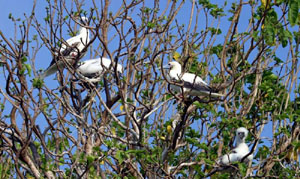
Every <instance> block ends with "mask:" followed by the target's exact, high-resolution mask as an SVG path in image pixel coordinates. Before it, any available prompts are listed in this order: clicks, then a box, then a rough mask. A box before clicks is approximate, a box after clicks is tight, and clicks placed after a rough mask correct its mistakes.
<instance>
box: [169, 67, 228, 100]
mask: <svg viewBox="0 0 300 179" xmlns="http://www.w3.org/2000/svg"><path fill="white" fill-rule="evenodd" d="M164 68H169V69H170V71H169V77H170V78H171V81H175V82H177V81H179V82H183V86H179V85H178V86H177V85H173V84H171V85H170V86H171V88H172V89H174V90H175V91H176V92H179V93H182V88H183V93H184V94H188V95H191V96H211V97H222V96H224V95H223V94H219V93H216V91H214V90H213V89H212V88H211V87H210V86H209V85H208V84H207V83H206V82H205V81H203V80H202V79H201V78H200V77H199V76H197V75H195V74H192V73H183V72H182V69H181V65H180V64H179V63H178V62H176V61H172V62H169V63H168V65H167V66H164Z"/></svg>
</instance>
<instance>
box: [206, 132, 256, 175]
mask: <svg viewBox="0 0 300 179" xmlns="http://www.w3.org/2000/svg"><path fill="white" fill-rule="evenodd" d="M247 135H248V130H247V129H246V128H244V127H240V128H238V129H237V130H236V147H235V148H234V149H233V150H232V152H231V153H230V154H225V155H223V156H222V157H220V158H219V159H218V161H217V164H218V165H217V167H215V168H214V169H213V170H211V171H210V172H209V173H208V174H207V175H206V176H205V178H207V177H210V176H212V175H213V174H215V173H216V172H224V171H229V172H230V173H231V175H235V172H234V171H235V170H236V168H237V167H232V166H231V165H230V164H231V163H233V162H238V161H239V162H241V160H242V159H243V162H246V163H248V162H249V161H251V160H252V159H253V154H250V151H249V148H248V145H247V144H246V143H245V139H246V137H247ZM246 156H247V157H246ZM245 157H246V158H245ZM244 158H245V159H244Z"/></svg>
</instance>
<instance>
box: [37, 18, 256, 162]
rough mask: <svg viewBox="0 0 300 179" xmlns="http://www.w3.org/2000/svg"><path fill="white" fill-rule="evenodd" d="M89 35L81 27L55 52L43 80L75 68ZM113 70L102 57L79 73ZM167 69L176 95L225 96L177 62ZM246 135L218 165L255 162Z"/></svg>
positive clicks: (119, 68)
mask: <svg viewBox="0 0 300 179" xmlns="http://www.w3.org/2000/svg"><path fill="white" fill-rule="evenodd" d="M81 22H82V23H83V24H84V25H87V24H88V18H86V17H82V18H81ZM89 35H90V32H89V30H88V29H87V28H86V27H84V26H82V27H81V28H80V31H79V34H78V35H77V36H74V37H72V38H70V39H68V40H67V41H65V42H63V43H62V45H61V48H60V50H58V52H55V55H54V58H53V60H52V61H51V63H50V65H49V67H48V68H47V69H46V70H45V71H44V72H43V73H42V74H41V78H45V77H47V76H50V75H51V74H54V73H56V72H57V71H59V69H63V68H65V67H66V64H67V63H69V64H71V65H72V62H74V61H76V60H77V59H81V58H82V57H83V56H84V55H85V53H86V51H87V50H86V48H87V45H88V43H89V42H90V37H89ZM113 67H114V64H112V61H111V60H110V59H108V58H105V57H100V58H96V59H90V60H86V61H83V62H78V64H77V68H76V73H80V74H81V75H83V76H85V77H87V78H95V77H99V76H100V77H101V76H102V74H103V72H105V71H106V70H112V69H113ZM164 68H165V69H168V70H169V73H168V75H167V78H168V81H171V82H172V84H170V85H171V86H170V87H171V88H172V89H173V90H174V91H175V92H177V93H182V94H184V95H191V96H210V97H222V96H224V95H223V94H219V93H217V92H216V91H214V90H213V89H212V88H211V87H210V86H209V85H208V84H207V83H206V82H205V81H204V80H202V79H201V78H200V77H199V76H197V75H195V74H192V73H183V72H182V67H181V65H180V64H179V63H178V62H177V61H172V62H169V63H168V64H167V65H166V66H164ZM116 70H117V72H119V73H122V72H123V68H122V65H121V64H116ZM99 79H101V78H99ZM247 135H248V130H247V129H246V128H244V127H240V128H238V129H237V131H236V147H235V148H234V149H233V150H232V152H231V153H229V154H226V155H224V156H222V157H221V158H220V159H219V160H218V161H217V163H218V164H219V165H228V164H230V163H232V162H236V161H241V160H242V159H243V158H244V157H245V156H247V157H246V158H245V159H244V160H243V161H245V162H247V161H251V160H252V159H253V155H252V154H251V155H250V154H249V152H250V151H249V148H248V145H247V144H246V143H245V139H246V137H247Z"/></svg>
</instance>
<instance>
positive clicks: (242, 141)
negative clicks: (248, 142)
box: [236, 139, 245, 146]
mask: <svg viewBox="0 0 300 179" xmlns="http://www.w3.org/2000/svg"><path fill="white" fill-rule="evenodd" d="M242 143H245V140H241V139H237V140H236V146H238V145H240V144H242Z"/></svg>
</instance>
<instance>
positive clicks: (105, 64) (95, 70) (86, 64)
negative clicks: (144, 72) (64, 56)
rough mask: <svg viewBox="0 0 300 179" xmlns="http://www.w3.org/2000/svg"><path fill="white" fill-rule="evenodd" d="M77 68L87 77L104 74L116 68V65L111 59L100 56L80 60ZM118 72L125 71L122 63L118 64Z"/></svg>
mask: <svg viewBox="0 0 300 179" xmlns="http://www.w3.org/2000/svg"><path fill="white" fill-rule="evenodd" d="M114 65H115V64H114ZM76 70H77V72H79V73H80V74H82V75H83V76H85V77H88V78H95V77H100V76H101V75H103V73H104V72H105V71H106V70H114V66H113V64H112V62H111V60H110V59H108V58H105V57H100V58H96V59H90V60H86V61H83V62H79V66H78V67H77V69H76ZM117 72H119V73H123V67H122V65H121V64H117Z"/></svg>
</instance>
